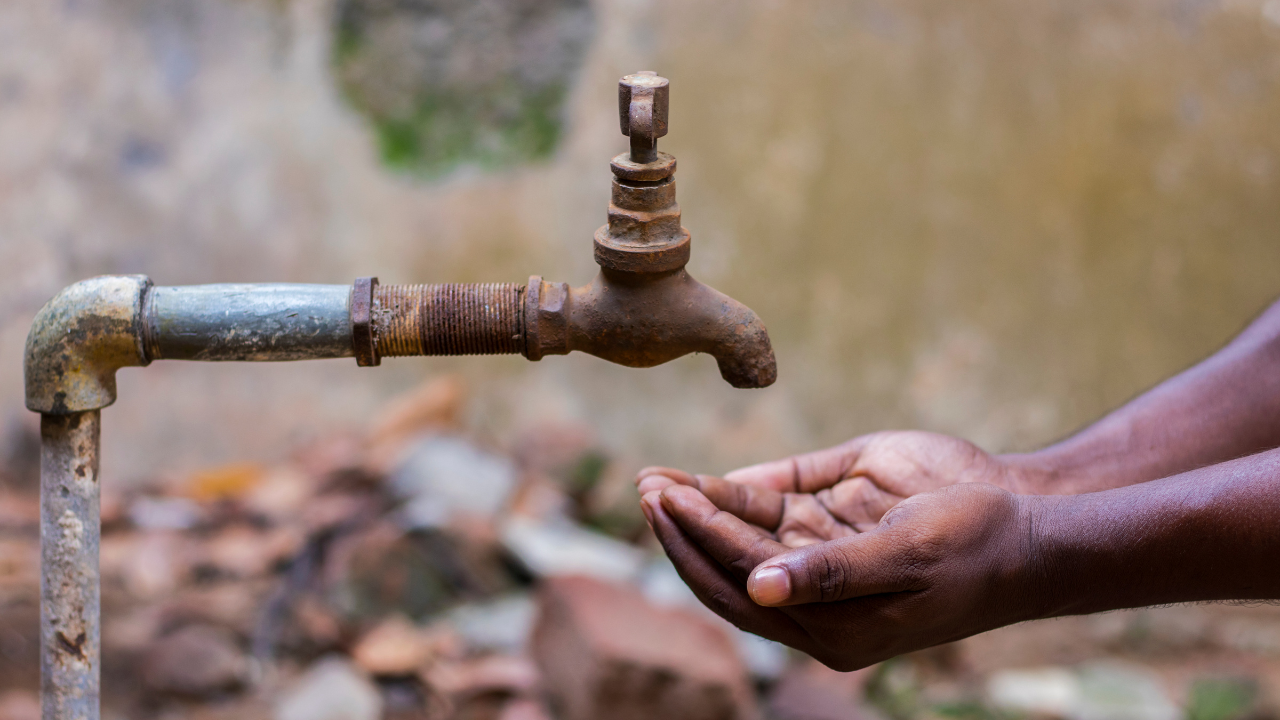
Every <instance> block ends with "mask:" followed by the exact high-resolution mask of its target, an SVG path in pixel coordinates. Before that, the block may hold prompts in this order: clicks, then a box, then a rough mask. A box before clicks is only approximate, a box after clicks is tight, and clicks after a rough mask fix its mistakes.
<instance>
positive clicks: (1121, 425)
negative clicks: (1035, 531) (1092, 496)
mask: <svg viewBox="0 0 1280 720" xmlns="http://www.w3.org/2000/svg"><path fill="white" fill-rule="evenodd" d="M1278 446H1280V302H1277V303H1275V304H1273V305H1272V306H1271V307H1269V308H1267V310H1266V311H1264V312H1263V313H1262V314H1261V315H1260V316H1258V318H1257V319H1256V320H1254V321H1253V322H1252V323H1250V324H1249V326H1248V327H1247V328H1245V330H1244V332H1242V333H1240V334H1239V335H1238V336H1236V338H1235V339H1234V340H1232V341H1231V342H1230V343H1228V344H1227V346H1226V347H1224V348H1222V349H1221V350H1219V351H1218V352H1216V353H1214V354H1213V355H1212V356H1211V357H1209V358H1208V359H1207V360H1205V361H1203V362H1201V363H1200V364H1198V365H1196V366H1194V367H1192V368H1191V369H1189V370H1187V371H1185V372H1183V373H1180V374H1178V375H1175V376H1174V377H1172V378H1170V379H1168V380H1166V381H1165V382H1163V383H1161V384H1159V385H1157V386H1156V387H1154V388H1152V389H1151V390H1149V391H1147V392H1146V393H1144V394H1143V395H1141V396H1139V397H1138V398H1136V399H1134V400H1133V401H1131V402H1129V403H1128V404H1126V405H1125V406H1123V407H1121V408H1120V409H1118V410H1116V411H1114V412H1112V413H1111V414H1109V415H1107V416H1106V417H1104V418H1103V419H1102V420H1099V421H1098V422H1097V423H1094V424H1093V425H1091V426H1089V427H1088V428H1086V429H1085V430H1083V431H1082V432H1080V433H1078V434H1076V435H1075V436H1073V437H1071V438H1069V439H1067V440H1064V441H1062V442H1060V443H1057V444H1056V445H1052V446H1050V447H1047V448H1045V449H1043V450H1040V451H1038V452H1035V453H1029V454H1025V455H1005V456H1002V458H1001V459H1002V460H1003V461H1004V462H1006V463H1009V464H1011V465H1013V466H1016V467H1019V468H1023V469H1024V470H1025V471H1028V472H1031V473H1033V474H1036V475H1038V482H1039V485H1038V486H1035V487H1029V488H1026V489H1027V490H1029V491H1031V492H1035V493H1040V494H1048V493H1052V494H1059V495H1061V494H1071V493H1081V492H1092V491H1094V490H1104V489H1107V488H1114V487H1122V486H1125V485H1130V484H1132V483H1137V482H1145V481H1147V480H1154V479H1156V478H1162V477H1168V476H1170V475H1174V474H1177V473H1181V472H1185V471H1187V470H1191V469H1194V468H1198V467H1204V466H1206V465H1213V464H1216V463H1220V462H1224V461H1227V460H1231V459H1233V458H1239V457H1244V456H1246V455H1251V454H1253V453H1257V452H1261V451H1263V450H1268V449H1270V448H1274V447H1278Z"/></svg>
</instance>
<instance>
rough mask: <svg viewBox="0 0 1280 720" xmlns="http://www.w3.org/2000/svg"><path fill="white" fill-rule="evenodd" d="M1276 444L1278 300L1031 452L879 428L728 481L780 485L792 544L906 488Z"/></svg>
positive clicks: (648, 473) (676, 474) (1021, 482)
mask: <svg viewBox="0 0 1280 720" xmlns="http://www.w3.org/2000/svg"><path fill="white" fill-rule="evenodd" d="M1277 446H1280V303H1276V304H1275V305H1272V306H1271V307H1270V308H1268V309H1267V310H1266V312H1264V313H1263V314H1262V315H1261V316H1259V317H1258V318H1257V319H1256V320H1255V321H1254V322H1253V323H1251V324H1250V325H1249V327H1247V328H1246V329H1245V331H1244V332H1242V333H1241V334H1240V335H1239V336H1238V337H1236V338H1235V339H1234V340H1232V341H1231V343H1229V344H1228V345H1227V346H1226V347H1224V348H1223V349H1222V350H1220V351H1218V352H1217V353H1215V354H1214V355H1213V356H1212V357H1210V358H1208V359H1207V360H1205V361H1204V362H1202V363H1200V364H1199V365H1196V366H1195V367H1193V368H1191V369H1190V370H1187V371H1185V372H1183V373H1181V374H1179V375H1177V376H1175V377H1173V378H1170V379H1169V380H1167V381H1165V382H1163V383H1161V384H1160V385H1158V386H1156V387H1155V388H1153V389H1151V390H1150V391H1148V392H1146V393H1144V394H1143V395H1141V396H1140V397H1138V398H1136V399H1135V400H1133V401H1131V402H1130V403H1128V404H1127V405H1125V406H1124V407H1121V408H1120V409H1118V410H1116V411H1115V412H1112V413H1111V414H1109V415H1107V416H1106V417H1104V418H1103V419H1102V420H1100V421H1098V422H1097V423H1095V424H1093V425H1091V426H1090V427H1088V428H1086V429H1085V430H1083V431H1081V432H1080V433H1078V434H1076V435H1075V436H1073V437H1071V438H1069V439H1067V440H1064V441H1062V442H1060V443H1057V444H1055V445H1052V446H1050V447H1048V448H1045V449H1044V450H1040V451H1038V452H1034V453H1025V454H1019V455H991V454H989V453H987V452H985V451H983V450H982V449H981V448H979V447H977V446H976V445H974V444H972V443H970V442H967V441H965V440H961V439H959V438H953V437H948V436H946V435H939V434H936V433H927V432H918V431H895V432H881V433H874V434H871V435H864V436H861V437H857V438H854V439H853V440H850V441H848V442H846V443H843V444H841V445H837V446H835V447H832V448H827V449H825V450H819V451H817V452H812V453H806V454H803V455H796V456H794V457H790V458H785V459H782V460H776V461H773V462H768V463H763V464H761V465H754V466H751V467H747V468H742V469H741V470H735V471H733V472H731V473H729V474H728V475H726V476H725V479H727V480H731V481H733V482H735V483H738V484H741V485H746V486H750V487H753V488H761V489H764V490H771V491H777V492H781V493H786V494H787V496H786V498H785V500H784V501H785V503H786V506H787V509H786V512H787V513H788V515H789V516H790V517H789V519H788V521H787V523H786V526H785V527H784V528H783V529H782V530H781V531H780V539H781V541H782V542H784V543H786V544H788V545H792V546H796V545H800V544H804V543H807V542H816V541H817V539H818V538H819V537H820V536H821V535H822V533H823V532H824V531H823V530H821V529H822V528H836V529H841V530H842V531H843V532H845V533H846V534H852V533H855V532H861V531H865V530H869V529H870V528H872V527H875V525H876V523H877V522H879V520H880V518H881V516H883V515H884V513H885V512H887V511H888V510H889V509H890V508H892V507H893V506H894V505H896V504H898V503H899V502H901V501H902V500H904V499H905V498H908V497H911V496H912V495H915V494H917V493H922V492H930V491H933V490H937V489H940V488H942V487H945V486H947V485H952V484H955V483H966V482H982V483H988V484H991V485H995V486H997V487H1000V488H1004V489H1005V490H1009V491H1010V492H1014V493H1019V494H1035V495H1047V494H1053V495H1069V494H1076V493H1082V492H1093V491H1096V490H1106V489H1109V488H1116V487H1123V486H1125V485H1130V484H1133V483H1138V482H1146V481H1148V480H1154V479H1156V478H1161V477H1167V476H1169V475H1174V474H1176V473H1180V472H1185V471H1187V470H1191V469H1194V468H1198V467H1204V466H1206V465H1212V464H1215V463H1219V462H1223V461H1226V460H1230V459H1232V458H1237V457H1243V456H1245V455H1249V454H1252V453H1255V452H1259V451H1261V450H1265V449H1268V448H1272V447H1277ZM698 477H700V476H693V475H690V474H688V473H685V472H682V471H679V470H673V469H671V468H661V467H651V468H645V469H644V470H641V471H640V475H639V477H638V478H637V481H636V482H637V485H638V486H639V489H640V492H641V494H644V493H646V492H649V491H652V490H660V489H662V488H664V487H666V486H668V485H670V484H672V483H673V482H675V483H681V484H685V485H691V486H693V487H699V484H698V480H697V478H698ZM708 496H709V497H711V498H712V500H713V501H715V500H717V498H719V497H720V495H718V494H716V493H709V494H708ZM726 509H728V508H726ZM815 530H816V531H815Z"/></svg>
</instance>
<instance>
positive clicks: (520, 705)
mask: <svg viewBox="0 0 1280 720" xmlns="http://www.w3.org/2000/svg"><path fill="white" fill-rule="evenodd" d="M498 720H551V713H549V712H547V708H546V707H545V706H543V704H542V703H540V702H538V701H537V700H533V699H531V698H516V699H515V700H512V701H511V702H509V703H507V704H506V705H504V706H503V707H502V712H501V714H499V715H498Z"/></svg>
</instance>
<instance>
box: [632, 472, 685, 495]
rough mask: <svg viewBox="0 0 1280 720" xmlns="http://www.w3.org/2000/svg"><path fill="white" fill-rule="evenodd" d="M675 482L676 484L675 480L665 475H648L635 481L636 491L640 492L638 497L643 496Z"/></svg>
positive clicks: (663, 488)
mask: <svg viewBox="0 0 1280 720" xmlns="http://www.w3.org/2000/svg"><path fill="white" fill-rule="evenodd" d="M675 484H677V483H676V481H675V480H672V479H671V478H669V477H667V476H665V475H650V476H649V477H646V478H644V479H642V480H640V481H638V482H637V483H636V491H637V492H639V493H640V497H644V496H645V495H648V494H649V493H651V492H659V491H662V490H665V489H667V488H669V487H671V486H672V485H675Z"/></svg>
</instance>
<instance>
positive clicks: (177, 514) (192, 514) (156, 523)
mask: <svg viewBox="0 0 1280 720" xmlns="http://www.w3.org/2000/svg"><path fill="white" fill-rule="evenodd" d="M202 518H203V513H202V511H201V510H200V506H199V505H197V504H196V503H194V502H192V501H191V500H188V499H187V498H174V497H151V496H148V495H142V496H139V497H137V498H134V500H133V502H131V503H129V520H130V521H131V522H132V523H133V524H134V526H135V527H137V528H138V529H139V530H189V529H191V528H193V527H195V526H196V524H197V523H199V522H200V520H201V519H202Z"/></svg>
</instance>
